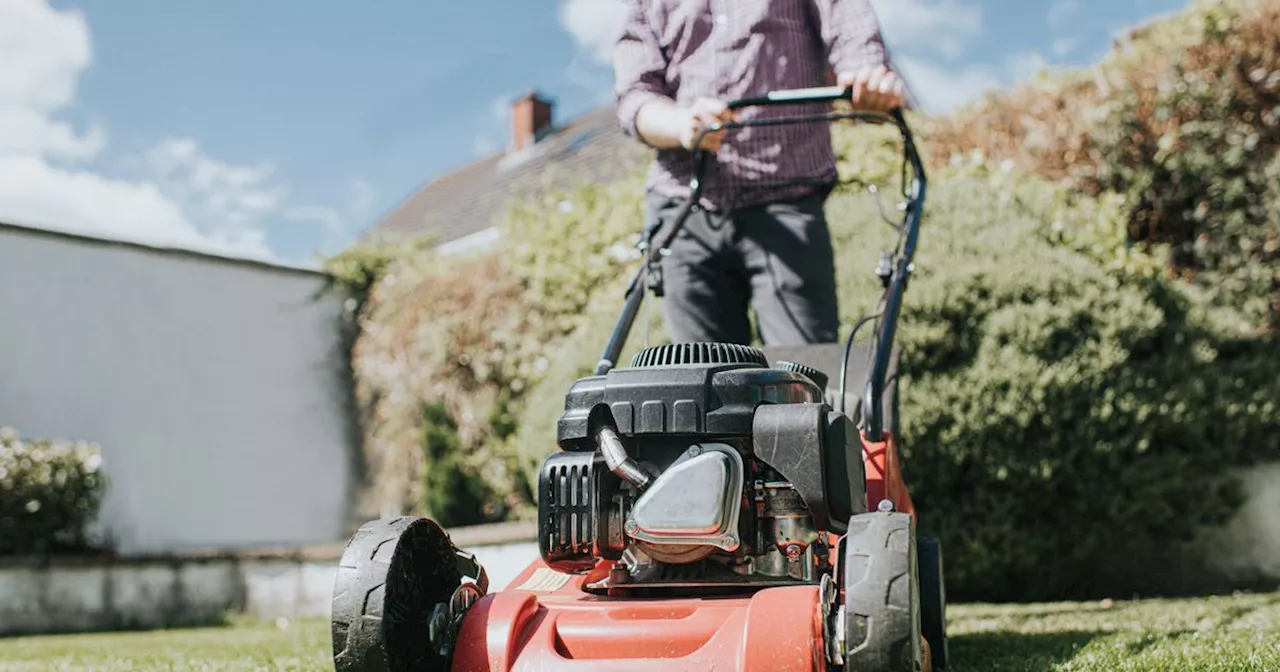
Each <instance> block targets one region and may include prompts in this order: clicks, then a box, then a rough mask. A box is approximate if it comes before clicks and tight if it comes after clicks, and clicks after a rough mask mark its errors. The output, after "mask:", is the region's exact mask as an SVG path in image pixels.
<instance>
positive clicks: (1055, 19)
mask: <svg viewBox="0 0 1280 672" xmlns="http://www.w3.org/2000/svg"><path fill="white" fill-rule="evenodd" d="M1079 10H1080V0H1053V2H1052V3H1051V4H1050V5H1049V14H1048V16H1046V17H1045V20H1046V21H1048V23H1049V27H1050V28H1060V27H1062V26H1063V25H1064V24H1066V22H1067V19H1069V18H1071V15H1073V14H1075V13H1076V12H1077V11H1079Z"/></svg>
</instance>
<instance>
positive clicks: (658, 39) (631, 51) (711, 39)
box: [613, 0, 888, 210]
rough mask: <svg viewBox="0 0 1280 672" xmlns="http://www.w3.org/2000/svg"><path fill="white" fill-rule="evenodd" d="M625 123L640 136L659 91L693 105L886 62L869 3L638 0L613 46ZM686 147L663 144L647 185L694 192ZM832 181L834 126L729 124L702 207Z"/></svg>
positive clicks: (722, 206)
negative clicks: (639, 118)
mask: <svg viewBox="0 0 1280 672" xmlns="http://www.w3.org/2000/svg"><path fill="white" fill-rule="evenodd" d="M613 62H614V74H615V81H616V84H615V102H616V104H617V113H618V121H619V122H620V123H621V125H622V128H623V129H624V130H625V131H626V132H627V133H628V134H630V135H631V136H632V137H639V136H638V134H637V132H636V125H635V121H636V113H637V112H638V111H639V110H640V107H641V106H642V105H644V104H645V103H648V102H650V101H652V100H654V99H657V98H668V99H671V100H674V101H675V102H676V103H677V104H680V105H690V104H692V103H693V101H694V100H696V99H697V98H700V97H708V98H716V99H719V100H724V101H728V100H732V99H736V98H745V97H749V96H757V95H762V94H764V93H767V92H769V91H774V90H779V89H794V88H804V87H811V86H824V85H827V84H829V83H830V79H829V77H830V70H829V69H828V67H830V68H831V69H833V70H834V71H835V72H849V71H854V70H857V69H858V68H860V67H862V66H864V65H881V64H883V65H886V66H887V65H888V53H887V50H886V49H885V46H884V42H883V40H882V39H881V36H880V29H879V25H878V22H877V21H876V16H875V13H874V12H873V11H872V9H871V6H870V4H869V3H868V0H631V10H630V15H629V17H628V19H627V22H626V25H625V28H624V29H623V32H622V35H621V37H619V39H618V42H617V44H616V45H615V47H614V56H613ZM825 109H826V107H825V106H823V105H817V106H816V107H815V106H813V105H779V106H770V107H768V108H745V109H743V110H742V111H741V113H740V117H741V118H742V119H744V120H745V119H751V118H757V117H761V116H764V115H768V116H775V115H794V114H809V113H814V112H818V113H821V112H822V111H824V110H825ZM691 158H692V157H691V154H690V152H688V151H686V150H684V149H682V148H680V149H674V150H658V152H657V156H656V159H655V161H654V163H653V165H652V167H651V169H650V173H649V180H648V186H649V189H651V190H653V191H655V192H657V193H659V194H662V195H667V196H675V197H687V196H688V193H689V189H688V184H689V180H690V178H691V177H692V166H693V162H692V160H691ZM835 179H836V166H835V154H834V152H833V151H832V148H831V129H830V126H829V125H828V124H823V123H816V124H788V125H784V126H773V127H754V128H744V129H738V130H734V131H730V132H729V134H728V135H727V136H726V137H725V142H724V144H723V145H722V146H721V148H720V150H719V152H717V153H716V155H715V160H714V161H710V162H709V164H708V166H707V170H706V176H705V177H704V179H703V183H702V184H703V200H702V205H703V206H704V207H706V208H708V209H712V210H727V209H733V208H738V207H745V206H750V205H757V204H760V203H765V202H769V201H774V200H778V199H783V198H788V197H794V196H799V195H802V194H804V193H807V192H809V191H812V190H813V187H812V186H796V185H791V186H778V185H776V184H772V185H771V184H769V183H778V182H791V181H796V180H818V181H821V182H826V183H829V182H834V180H835Z"/></svg>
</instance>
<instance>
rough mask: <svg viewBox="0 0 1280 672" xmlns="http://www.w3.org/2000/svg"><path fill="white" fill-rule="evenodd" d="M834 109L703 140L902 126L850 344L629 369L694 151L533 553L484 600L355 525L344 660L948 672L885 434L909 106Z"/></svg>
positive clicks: (720, 347) (401, 531) (602, 368)
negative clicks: (875, 260)
mask: <svg viewBox="0 0 1280 672" xmlns="http://www.w3.org/2000/svg"><path fill="white" fill-rule="evenodd" d="M842 99H843V100H848V99H850V91H849V90H848V89H841V88H838V87H822V88H815V89H799V90H787V91H775V92H772V93H770V94H767V95H764V96H761V97H757V98H750V99H744V100H739V101H734V102H733V103H730V107H731V108H734V109H738V108H744V107H748V106H765V105H778V104H797V103H828V104H829V103H832V102H834V101H837V100H842ZM825 109H826V110H827V111H825V112H823V113H821V114H797V115H790V116H774V117H762V118H759V119H749V120H743V121H732V122H727V123H723V124H719V125H716V126H713V127H711V128H709V129H706V130H705V131H704V133H710V132H715V131H717V130H719V129H722V128H723V129H735V128H743V127H746V126H759V125H779V124H788V123H831V122H833V121H836V120H840V119H847V120H855V121H861V122H875V123H888V124H893V125H895V126H897V128H898V129H899V130H900V131H901V135H902V141H903V147H904V163H903V192H902V195H903V197H904V202H903V205H902V207H901V211H902V214H903V216H902V220H901V222H900V223H899V222H893V221H890V224H891V225H893V226H894V227H895V228H896V229H898V232H899V237H898V244H897V249H895V250H894V251H893V252H886V253H884V254H883V255H882V257H881V260H880V265H879V267H878V268H877V269H876V273H877V275H878V276H879V278H880V279H881V281H882V283H883V287H884V294H883V296H882V299H881V302H880V305H879V307H878V310H877V312H876V313H875V314H873V315H870V316H868V317H867V318H864V319H863V320H862V321H860V322H859V323H858V324H857V325H856V326H855V327H854V329H853V331H852V333H851V334H850V335H849V337H848V339H847V340H846V341H844V342H843V343H833V344H818V345H811V346H803V347H787V348H781V347H766V348H754V347H749V346H746V345H741V344H730V343H671V344H662V345H657V346H653V347H645V348H642V349H641V350H640V351H639V353H638V354H637V355H635V357H634V358H633V359H632V361H631V362H630V365H629V366H623V367H618V366H616V364H617V360H618V358H619V357H620V355H621V353H622V350H623V347H624V345H625V343H626V340H627V337H628V334H629V333H630V331H631V329H632V326H633V324H634V322H635V320H636V316H637V313H638V311H639V308H640V305H641V302H642V301H643V299H644V296H645V295H646V294H648V293H650V292H653V293H655V294H659V295H660V292H661V276H660V273H658V272H657V271H658V269H659V259H660V258H661V254H662V251H663V250H664V249H666V248H667V247H668V245H669V244H670V243H671V242H672V241H673V240H674V239H675V236H676V235H677V234H678V233H679V231H680V229H681V227H682V226H683V225H684V223H685V221H686V220H687V218H688V217H689V216H690V214H691V213H692V212H695V211H697V210H698V209H699V205H698V203H699V196H700V194H701V181H702V178H703V174H704V172H705V171H704V166H705V163H706V160H707V157H706V154H705V153H704V152H700V151H699V152H695V153H694V161H695V163H696V169H695V170H694V177H693V179H692V180H691V187H692V191H693V197H692V198H691V199H689V201H688V202H687V203H686V205H684V206H683V208H682V210H681V211H680V212H679V214H678V216H676V217H675V218H674V219H673V220H672V221H671V222H669V223H668V224H667V225H666V226H665V230H664V227H663V226H656V227H649V228H648V229H646V231H645V232H644V233H643V234H641V236H639V245H638V246H639V247H640V249H641V250H642V252H643V253H642V257H643V262H642V263H641V268H640V270H639V271H637V273H636V275H635V278H634V279H633V280H632V282H631V284H630V287H629V288H628V289H627V294H626V302H625V304H624V308H623V310H622V314H621V315H620V317H619V319H618V321H617V324H616V326H615V328H614V330H613V333H612V334H611V335H610V338H609V341H608V343H607V344H606V346H605V349H604V353H603V356H602V358H601V360H600V362H599V364H598V365H597V367H596V369H595V371H594V372H593V374H592V375H590V376H587V377H584V378H582V379H579V380H578V381H576V382H575V383H574V384H573V385H572V387H571V388H570V389H569V390H568V393H567V394H566V396H565V406H564V412H563V414H562V415H561V416H560V419H559V424H558V427H557V434H558V435H557V444H558V447H559V449H560V450H559V451H558V452H556V453H554V454H552V455H551V456H550V457H548V458H547V459H546V461H545V462H544V463H543V465H542V468H541V471H540V473H539V476H538V485H537V489H538V502H537V505H538V514H537V515H538V517H537V530H538V532H537V534H538V540H537V542H538V548H539V556H540V557H539V558H538V559H536V560H534V561H533V562H532V563H531V564H530V565H529V566H528V567H527V568H526V569H525V570H524V571H523V572H522V573H521V574H520V575H519V576H517V577H516V578H515V579H514V581H512V582H511V584H510V585H509V586H507V587H506V588H505V589H504V590H501V591H498V592H495V593H489V580H488V577H487V575H486V573H485V571H484V568H483V567H481V566H480V564H479V563H478V562H477V561H476V558H475V556H474V555H472V554H470V553H468V552H465V551H463V550H461V549H459V548H457V547H456V546H455V545H454V544H453V542H452V541H451V540H450V538H449V535H448V533H447V532H446V531H445V530H444V529H442V527H441V526H440V525H439V524H437V523H436V522H434V521H432V520H430V519H427V518H422V517H416V516H406V517H400V518H395V519H384V520H377V521H372V522H369V523H366V524H365V525H364V526H362V527H361V528H360V529H359V530H358V531H357V532H356V533H355V535H354V536H353V537H352V539H351V540H350V542H349V544H348V546H347V548H346V551H345V552H344V554H343V557H342V560H341V565H340V567H339V570H338V575H337V578H336V582H335V586H334V597H333V604H332V609H333V612H332V613H333V616H332V618H333V653H334V664H335V669H336V670H337V672H387V671H393V672H427V671H437V670H441V671H443V670H455V671H458V672H479V671H481V670H484V671H497V670H502V671H504V672H505V671H508V670H566V671H571V672H572V671H576V670H612V671H626V670H699V671H703V670H768V671H770V672H784V671H788V670H806V671H834V670H845V671H848V672H864V671H865V672H900V671H913V672H914V671H924V672H929V671H930V670H942V669H944V668H945V667H946V665H947V663H948V660H947V658H948V651H947V640H946V628H945V603H946V597H945V588H944V582H943V576H942V575H943V572H942V552H941V548H940V546H939V544H938V542H937V541H936V540H931V539H928V540H926V539H920V540H917V538H916V511H915V508H914V506H913V504H912V500H911V495H910V494H909V492H908V490H907V488H906V486H905V483H904V480H903V477H902V470H901V466H900V463H899V457H898V447H897V443H896V439H895V434H894V430H895V426H896V422H897V411H898V408H897V365H898V355H897V350H896V349H895V347H894V334H895V331H896V327H897V322H898V317H899V312H900V308H901V305H902V298H903V294H904V292H905V291H906V289H907V285H908V278H909V276H910V274H911V272H912V257H913V255H914V252H915V248H916V241H917V238H918V234H919V228H920V220H921V215H922V212H923V207H924V200H925V187H926V177H925V172H924V168H923V165H922V161H921V158H920V156H919V154H918V153H917V151H916V147H915V144H914V140H913V138H912V134H911V131H910V129H909V128H908V126H907V123H906V121H905V119H904V117H903V115H902V113H901V111H894V112H892V113H890V114H878V113H870V112H857V111H854V112H848V111H841V110H839V109H838V108H836V107H827V108H825ZM908 168H910V170H911V172H912V176H911V179H910V180H909V181H908V179H907V170H908ZM866 324H874V325H875V327H874V335H873V337H872V338H870V339H867V341H868V342H867V343H866V344H865V345H864V344H862V343H858V342H856V338H855V337H856V335H857V333H858V331H859V329H860V328H861V327H862V326H864V325H866ZM832 374H835V376H834V379H833V376H832ZM859 387H860V388H861V393H859V392H851V391H850V390H854V389H857V388H859ZM851 407H852V408H853V409H854V412H853V414H849V410H850V408H851ZM853 415H856V416H857V417H858V421H857V422H856V423H855V421H854V420H853V419H852V417H853Z"/></svg>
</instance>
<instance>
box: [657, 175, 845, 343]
mask: <svg viewBox="0 0 1280 672" xmlns="http://www.w3.org/2000/svg"><path fill="white" fill-rule="evenodd" d="M825 201H826V194H825V193H822V194H815V195H812V196H808V197H804V198H800V199H796V200H789V201H778V202H773V203H768V204H766V205H761V206H756V207H750V208H743V209H741V210H734V211H729V212H706V211H698V212H695V213H693V214H692V215H690V216H689V219H688V220H687V221H686V222H685V226H684V229H683V230H682V231H681V232H680V233H679V235H678V236H677V237H676V239H675V240H674V241H672V243H671V247H670V254H668V255H667V256H666V257H665V258H663V260H662V276H663V286H664V292H665V296H664V297H663V299H662V310H663V315H664V317H665V318H666V322H667V328H668V330H669V331H670V333H671V336H672V338H673V339H674V340H675V342H676V343H699V342H719V343H739V344H742V345H750V344H751V342H752V333H751V320H750V317H749V314H748V311H749V310H750V309H752V308H754V309H755V314H756V322H757V324H758V326H759V329H760V334H759V335H760V340H761V341H762V342H763V343H764V345H766V346H779V345H781V346H794V345H806V344H810V343H834V342H836V340H837V336H838V330H839V322H840V314H839V305H838V302H837V299H836V273H835V259H834V253H833V251H832V249H831V235H830V232H829V231H828V229H827V220H826V215H825V214H824V211H823V206H824V204H825ZM681 205H682V203H681V201H679V200H677V199H673V198H668V197H664V196H659V195H656V194H652V193H651V194H650V195H649V197H648V210H649V218H650V220H649V221H651V222H652V221H654V219H655V218H656V219H658V220H660V221H661V222H662V224H663V226H664V228H665V227H666V226H668V225H670V223H671V220H672V219H674V218H675V216H676V214H677V211H678V210H679V209H680V206H681Z"/></svg>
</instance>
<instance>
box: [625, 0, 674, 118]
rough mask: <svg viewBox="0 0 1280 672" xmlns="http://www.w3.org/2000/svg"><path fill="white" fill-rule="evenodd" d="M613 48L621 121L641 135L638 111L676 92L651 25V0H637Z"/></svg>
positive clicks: (668, 97) (669, 97)
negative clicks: (668, 78) (668, 84)
mask: <svg viewBox="0 0 1280 672" xmlns="http://www.w3.org/2000/svg"><path fill="white" fill-rule="evenodd" d="M630 5H631V10H630V12H629V14H628V15H627V21H626V24H625V25H624V26H623V29H622V34H621V35H620V36H619V37H618V41H617V42H616V43H615V44H614V48H613V75H614V100H615V103H616V106H617V114H618V122H619V123H620V124H621V125H622V130H623V131H625V132H626V133H627V134H628V135H630V136H632V137H634V138H638V137H640V134H639V132H638V131H637V130H636V114H638V113H639V112H640V108H641V107H642V106H644V104H645V103H648V102H650V101H652V100H654V99H658V98H667V99H671V98H673V97H674V96H673V95H672V93H671V91H670V90H669V89H668V87H667V77H666V70H667V59H666V56H665V55H664V54H663V53H662V47H661V46H659V44H658V38H657V36H656V35H655V34H654V32H653V28H652V27H651V26H650V25H649V21H648V16H649V11H648V10H649V0H634V1H633V2H631V3H630Z"/></svg>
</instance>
